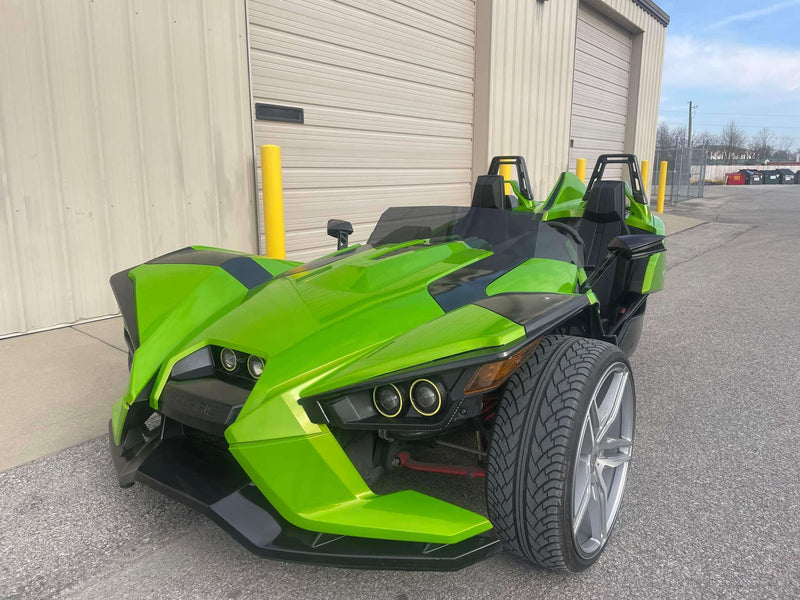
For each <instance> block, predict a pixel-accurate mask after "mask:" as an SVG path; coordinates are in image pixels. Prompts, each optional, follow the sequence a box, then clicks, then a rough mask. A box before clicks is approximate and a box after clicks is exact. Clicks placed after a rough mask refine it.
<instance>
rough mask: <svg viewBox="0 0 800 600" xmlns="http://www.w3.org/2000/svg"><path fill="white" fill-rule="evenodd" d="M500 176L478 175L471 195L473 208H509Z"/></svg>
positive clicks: (503, 183)
mask: <svg viewBox="0 0 800 600" xmlns="http://www.w3.org/2000/svg"><path fill="white" fill-rule="evenodd" d="M504 188H505V182H504V181H503V176H502V175H479V176H478V180H477V181H476V182H475V192H474V193H473V194H472V207H473V208H499V209H503V208H510V206H507V201H506V197H505V192H504Z"/></svg>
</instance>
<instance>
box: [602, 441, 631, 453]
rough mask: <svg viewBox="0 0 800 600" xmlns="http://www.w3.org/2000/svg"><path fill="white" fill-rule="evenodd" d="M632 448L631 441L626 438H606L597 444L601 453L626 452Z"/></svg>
mask: <svg viewBox="0 0 800 600" xmlns="http://www.w3.org/2000/svg"><path fill="white" fill-rule="evenodd" d="M632 446H633V441H632V440H629V439H628V438H606V439H605V440H603V441H602V442H600V443H599V444H598V448H599V450H600V451H601V452H604V451H606V450H621V451H623V452H627V451H629V450H630V449H631V447H632Z"/></svg>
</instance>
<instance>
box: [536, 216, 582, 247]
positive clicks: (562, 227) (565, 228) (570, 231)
mask: <svg viewBox="0 0 800 600" xmlns="http://www.w3.org/2000/svg"><path fill="white" fill-rule="evenodd" d="M545 223H547V224H548V225H549V226H550V227H552V228H553V229H557V230H558V231H560V232H561V233H564V234H566V235H568V236H569V237H571V238H572V239H573V240H575V243H576V244H578V246H580V247H581V248H583V247H585V244H584V243H583V239H582V238H581V235H580V234H579V233H578V232H577V231H575V229H574V228H572V227H570V226H569V225H567V224H566V223H560V222H558V221H545Z"/></svg>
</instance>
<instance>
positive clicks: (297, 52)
mask: <svg viewBox="0 0 800 600" xmlns="http://www.w3.org/2000/svg"><path fill="white" fill-rule="evenodd" d="M248 10H249V23H250V25H249V32H250V64H251V85H252V89H253V101H254V103H258V102H264V103H268V104H279V105H288V106H295V107H302V108H303V109H304V110H305V124H303V125H297V124H289V123H276V122H268V121H254V123H255V125H254V128H255V144H256V146H257V147H258V146H260V145H261V144H277V145H279V146H281V148H282V154H283V166H284V171H283V176H284V189H285V203H286V208H285V212H286V229H287V231H286V245H287V253H288V255H289V257H291V258H296V259H299V260H306V259H309V258H313V257H315V256H319V255H321V254H323V253H326V252H330V251H332V250H333V249H335V242H334V240H333V238H329V237H327V236H326V235H325V225H326V223H327V221H328V219H330V218H342V219H347V220H349V221H351V222H352V223H353V226H354V228H355V234H354V235H353V237H352V238H351V239H352V240H353V241H363V240H365V239H366V238H367V236H368V235H369V232H370V231H371V229H372V226H373V225H374V223H375V221H376V220H377V218H378V216H379V215H380V213H381V212H382V211H383V210H384V209H385V208H387V207H388V206H391V205H395V206H397V205H401V206H402V205H424V204H467V203H468V202H469V199H470V187H471V176H472V174H471V160H472V112H473V97H472V96H473V70H474V43H475V3H474V2H473V1H472V0H446V1H441V2H440V1H437V2H430V1H428V0H397V1H392V0H383V1H380V2H376V1H374V0H340V1H332V0H293V1H292V2H285V0H250V2H249V3H248ZM256 155H257V156H258V153H256ZM257 162H258V161H257ZM257 166H258V165H257ZM258 188H259V198H260V194H261V191H260V190H261V174H260V172H259V173H258ZM259 228H260V233H261V236H262V237H261V241H260V243H261V247H262V248H263V247H264V246H263V244H264V241H263V218H262V217H261V215H260V214H259Z"/></svg>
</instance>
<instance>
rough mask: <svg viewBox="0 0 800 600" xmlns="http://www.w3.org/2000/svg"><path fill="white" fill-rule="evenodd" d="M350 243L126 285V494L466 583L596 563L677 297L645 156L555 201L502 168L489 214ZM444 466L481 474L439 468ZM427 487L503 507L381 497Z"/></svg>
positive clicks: (120, 459) (353, 563)
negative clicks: (634, 370) (415, 480)
mask: <svg viewBox="0 0 800 600" xmlns="http://www.w3.org/2000/svg"><path fill="white" fill-rule="evenodd" d="M506 164H508V165H513V166H515V167H516V171H517V180H515V181H510V182H506V183H504V178H503V177H502V176H501V175H498V173H499V170H500V167H501V165H506ZM609 166H611V168H609V169H608V171H611V170H612V169H613V170H614V171H615V172H616V173H619V172H624V173H625V177H624V178H621V179H619V180H606V179H604V177H603V176H604V173H605V172H606V170H607V167H609ZM506 186H508V188H509V189H508V190H506ZM507 191H508V192H509V193H506V192H507ZM352 231H353V229H352V226H351V225H350V224H349V223H347V222H346V221H338V220H333V221H331V222H329V224H328V233H329V234H330V235H332V236H333V237H335V238H336V239H337V241H338V248H339V249H338V250H337V251H336V252H334V253H332V254H330V255H328V256H325V257H323V258H321V259H319V260H315V261H312V262H309V263H306V264H300V263H297V262H292V261H288V260H275V259H269V258H264V257H261V256H253V255H246V254H240V253H236V252H229V251H225V250H218V249H214V248H207V247H197V246H195V247H189V248H184V249H182V250H178V251H176V252H172V253H170V254H166V255H164V256H161V257H159V258H155V259H153V260H151V261H149V262H147V263H145V264H142V265H139V266H137V267H134V268H131V269H129V270H126V271H123V272H121V273H117V274H116V275H114V276H113V277H111V287H112V288H113V291H114V294H115V296H116V299H117V302H118V304H119V307H120V311H121V313H122V316H123V320H124V325H125V331H124V334H125V339H126V341H127V344H128V348H129V366H130V383H129V386H128V388H127V391H126V393H125V395H124V396H123V397H122V398H121V399H119V400H118V401H117V402H116V404H115V405H114V407H113V411H112V418H111V421H110V447H111V453H112V456H113V460H114V464H115V467H116V470H117V474H118V478H119V483H120V485H121V486H123V487H127V486H130V485H132V484H133V483H134V482H135V481H139V482H141V483H143V484H145V485H148V486H151V487H153V488H155V489H156V490H159V491H161V492H162V493H164V494H166V495H168V496H171V497H173V498H175V499H177V500H180V501H182V502H185V503H187V504H189V505H190V506H192V507H194V508H196V509H197V510H200V511H202V512H204V513H205V514H207V515H208V516H209V517H210V518H211V519H213V520H214V521H215V522H216V523H218V524H219V525H221V526H222V527H224V528H225V529H226V530H227V531H228V532H229V533H230V534H231V535H232V536H233V537H234V538H236V539H237V540H238V541H239V542H241V543H242V544H244V545H245V546H246V547H247V548H249V549H250V550H252V551H253V552H256V553H258V554H261V555H263V556H267V557H271V558H277V559H281V560H290V561H305V562H312V563H321V564H328V565H336V566H345V567H347V566H349V567H362V568H389V569H434V570H454V569H459V568H462V567H464V566H466V565H469V564H472V563H474V562H476V561H478V560H480V559H483V558H485V557H487V556H489V555H491V554H493V553H495V552H497V551H499V550H500V548H501V547H503V548H505V549H506V550H507V551H509V552H511V553H513V554H515V555H517V556H518V557H521V558H522V559H524V560H527V561H529V562H531V563H533V564H534V565H537V566H540V567H546V568H552V569H559V570H567V571H579V570H581V569H584V568H586V567H588V566H589V565H591V564H592V563H593V562H594V561H595V560H597V558H598V556H599V555H600V553H601V552H602V551H603V548H604V547H605V546H606V543H607V541H608V539H609V535H610V533H611V530H612V528H613V526H614V523H615V521H616V518H617V514H618V512H619V508H620V503H621V501H622V497H623V493H624V490H625V482H626V478H627V475H628V467H629V459H630V458H631V452H632V448H633V440H634V418H635V390H634V380H633V376H632V374H631V367H630V364H629V362H628V356H630V354H631V353H632V352H633V351H634V349H635V348H636V345H637V343H638V340H639V337H640V335H641V332H642V320H643V317H644V313H645V308H646V303H647V297H648V295H649V294H650V293H652V292H656V291H658V290H659V289H661V288H662V287H663V281H664V269H665V254H664V245H663V234H664V226H663V223H662V222H661V220H660V219H658V218H657V217H655V216H654V215H653V214H652V213H651V212H650V209H649V206H648V203H647V199H646V197H645V194H644V190H643V187H642V182H641V178H640V175H639V168H638V162H637V160H636V158H635V157H634V156H632V155H604V156H602V157H601V158H600V159H599V160H598V163H597V165H596V166H595V168H594V171H593V173H592V176H591V178H590V180H589V184H588V185H587V186H585V187H584V185H583V183H582V182H581V181H579V180H578V179H577V178H576V177H575V176H574V175H572V174H571V173H562V175H561V176H560V178H559V180H558V182H557V184H556V185H555V187H554V188H553V190H552V192H551V193H550V195H549V196H548V198H547V199H546V200H545V201H543V202H535V201H534V200H533V198H532V196H531V193H530V183H529V180H528V175H527V171H526V169H525V162H524V160H523V159H522V158H521V157H495V158H494V159H493V160H492V164H491V166H490V169H489V175H484V176H481V177H479V178H478V180H477V185H476V187H475V192H474V196H473V199H472V204H471V206H464V207H453V206H417V207H409V208H390V209H388V210H387V211H386V212H384V213H383V215H382V216H381V218H380V220H379V222H378V223H377V225H376V227H375V229H374V231H372V233H371V235H370V236H369V240H368V241H367V243H365V244H363V245H348V236H349V234H351V233H352ZM454 440H455V441H454ZM465 440H466V441H465ZM436 447H438V448H439V449H440V450H441V449H442V448H446V449H447V451H448V452H449V453H451V454H452V455H453V456H454V457H455V458H456V459H460V458H461V457H462V456H463V457H464V460H455V459H454V460H451V461H449V462H448V461H444V463H442V461H434V462H430V461H427V462H426V461H425V460H420V455H421V454H422V455H424V453H425V452H429V451H431V448H434V449H435V448H436ZM409 469H413V470H416V471H423V472H424V473H422V474H417V475H415V476H420V477H431V478H440V479H437V481H439V482H441V479H443V478H454V477H457V476H459V475H466V476H470V477H473V478H481V479H480V480H479V481H481V482H485V511H479V512H481V513H483V514H479V512H473V511H472V510H467V509H466V508H464V507H463V506H457V505H456V504H454V503H451V502H446V501H444V500H441V499H437V498H434V497H432V496H431V495H427V494H423V493H421V492H419V491H417V490H412V489H400V490H398V491H392V492H390V493H383V494H378V493H375V491H373V490H374V489H375V488H376V485H375V484H376V483H379V482H380V481H381V480H385V479H386V478H392V477H393V476H395V475H397V476H399V474H400V473H401V472H402V473H411V471H409ZM450 481H451V482H452V481H453V479H451V480H450ZM472 481H477V480H475V479H473V480H472ZM444 485H448V484H447V483H446V482H445V484H444ZM462 504H463V503H462Z"/></svg>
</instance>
